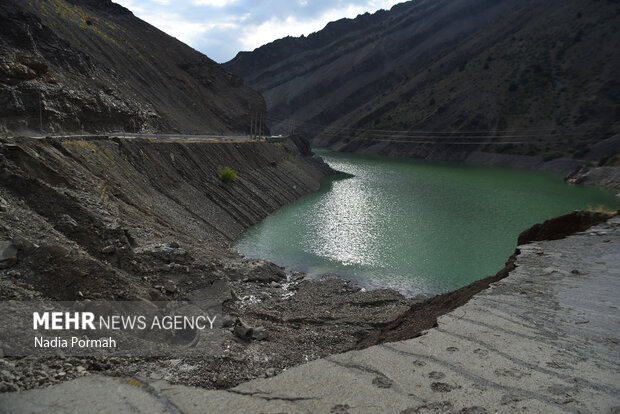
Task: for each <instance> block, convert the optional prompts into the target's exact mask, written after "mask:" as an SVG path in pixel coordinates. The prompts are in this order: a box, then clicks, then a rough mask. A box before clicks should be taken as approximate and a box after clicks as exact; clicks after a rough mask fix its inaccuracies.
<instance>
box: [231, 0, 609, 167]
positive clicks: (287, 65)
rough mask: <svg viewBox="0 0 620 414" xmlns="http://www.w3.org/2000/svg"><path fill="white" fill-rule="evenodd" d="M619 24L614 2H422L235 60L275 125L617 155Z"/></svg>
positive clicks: (314, 132) (497, 149)
mask: <svg viewBox="0 0 620 414" xmlns="http://www.w3.org/2000/svg"><path fill="white" fill-rule="evenodd" d="M618 27H620V3H619V2H618V1H611V0H570V1H559V0H551V1H525V0H497V1H487V0H463V1H455V0H415V1H409V2H406V3H401V4H398V5H396V6H394V7H393V8H392V9H391V10H390V11H379V12H377V13H375V14H372V15H370V14H365V15H361V16H358V17H357V18H356V19H352V20H350V19H343V20H339V21H337V22H333V23H330V24H328V25H327V26H326V27H325V29H323V30H322V31H320V32H317V33H314V34H312V35H309V36H308V37H301V38H290V37H289V38H285V39H281V40H277V41H275V42H273V43H270V44H268V45H265V46H263V47H261V48H258V49H256V50H255V51H253V52H249V53H248V52H243V53H240V54H239V55H238V56H237V57H235V59H233V60H232V61H230V62H228V63H226V64H225V67H226V68H228V69H229V70H231V71H232V72H233V73H237V74H239V75H241V76H242V77H244V79H245V80H246V82H247V83H248V84H249V85H251V86H252V87H254V88H256V89H257V90H259V91H260V92H262V93H263V95H264V96H265V99H266V101H267V105H268V109H269V111H270V118H271V123H270V126H271V127H272V128H273V130H274V131H276V132H279V131H286V130H288V129H290V126H291V125H292V124H293V122H294V123H295V125H296V128H297V130H303V131H304V132H306V133H308V134H310V135H311V136H312V137H313V141H314V143H315V144H318V145H323V146H331V147H332V148H334V149H337V150H344V151H360V152H371V153H379V154H387V155H395V156H411V157H419V158H430V159H448V160H468V159H470V158H472V157H474V158H478V159H480V158H484V157H486V155H481V154H489V153H492V154H494V155H492V157H502V156H504V155H506V156H508V155H510V156H513V155H519V156H521V157H522V158H523V159H529V158H528V157H536V159H537V160H540V159H541V158H543V159H544V160H551V159H554V158H560V157H564V158H575V159H589V160H593V161H598V162H601V163H606V162H615V161H613V159H614V155H615V154H616V153H617V152H618V151H620V144H619V142H620V138H619V137H618V135H617V133H618V131H619V130H620V107H619V105H618V103H619V102H620V81H619V80H618V77H617V73H620V51H619V49H618V48H617V45H618V44H620V31H619V30H618ZM616 158H617V157H616ZM532 162H533V161H532ZM536 162H538V161H536ZM579 162H583V161H579ZM579 162H577V164H578V163H579ZM574 166H575V163H571V165H570V168H574Z"/></svg>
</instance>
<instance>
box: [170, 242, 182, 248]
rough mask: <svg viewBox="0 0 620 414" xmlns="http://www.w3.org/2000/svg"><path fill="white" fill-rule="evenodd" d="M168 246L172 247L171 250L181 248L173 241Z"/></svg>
mask: <svg viewBox="0 0 620 414" xmlns="http://www.w3.org/2000/svg"><path fill="white" fill-rule="evenodd" d="M168 246H169V247H172V248H173V249H178V248H179V247H181V245H180V244H179V243H177V242H175V241H173V242H171V243H170V244H169V245H168Z"/></svg>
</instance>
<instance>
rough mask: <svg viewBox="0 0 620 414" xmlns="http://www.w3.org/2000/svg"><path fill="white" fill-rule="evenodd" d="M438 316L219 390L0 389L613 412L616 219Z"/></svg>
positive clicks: (41, 398)
mask: <svg viewBox="0 0 620 414" xmlns="http://www.w3.org/2000/svg"><path fill="white" fill-rule="evenodd" d="M520 249H521V254H520V255H519V256H518V259H517V262H516V264H517V268H516V269H515V270H514V271H513V272H511V274H510V276H508V277H507V278H505V279H503V280H501V281H500V282H497V283H495V284H493V285H491V287H490V288H489V289H487V290H485V291H483V292H481V293H480V294H478V295H476V296H475V297H474V298H473V299H472V300H471V301H470V302H469V303H467V304H466V305H464V306H462V307H461V308H458V309H457V310H455V311H454V312H452V313H450V314H447V315H444V316H442V317H441V318H440V319H439V321H438V325H439V326H438V328H435V329H431V330H430V331H428V332H426V334H425V335H423V336H421V337H418V338H414V339H410V340H407V341H402V342H396V343H388V344H383V345H379V346H374V347H371V348H368V349H365V350H363V351H356V352H348V353H345V354H341V355H334V356H331V357H328V358H325V359H322V360H318V361H314V362H311V363H308V364H305V365H302V366H299V367H296V368H293V369H290V370H288V371H285V372H283V373H282V374H280V375H278V376H276V377H274V378H269V379H260V380H255V381H251V382H248V383H245V384H241V385H239V386H238V387H236V388H234V389H231V390H227V391H208V390H203V389H198V388H192V387H185V386H177V385H171V384H168V383H166V382H164V381H158V382H155V383H151V384H147V383H142V382H138V381H136V380H132V379H130V380H127V379H119V378H106V377H100V376H94V375H93V376H88V377H84V378H81V379H78V380H74V381H71V382H67V383H64V384H61V385H57V386H54V387H50V388H47V389H42V390H30V391H27V392H22V393H11V394H4V395H0V411H2V412H33V413H43V412H46V413H50V412H59V413H70V412H80V413H89V412H115V413H125V412H127V413H128V412H149V413H153V412H155V413H156V412H165V413H204V412H209V413H235V412H265V413H267V412H271V413H281V412H286V413H383V412H389V413H392V412H393V413H402V414H405V413H432V412H461V413H487V412H497V413H512V412H516V411H519V412H535V413H556V412H557V413H560V412H569V413H618V412H620V348H619V343H620V299H619V293H620V219H619V218H614V219H611V220H610V221H608V222H607V223H603V224H601V225H599V226H597V227H595V228H593V229H590V230H588V231H587V232H585V233H581V234H577V235H574V236H571V237H568V238H566V239H562V240H556V241H544V242H536V243H532V244H528V245H524V246H521V247H520Z"/></svg>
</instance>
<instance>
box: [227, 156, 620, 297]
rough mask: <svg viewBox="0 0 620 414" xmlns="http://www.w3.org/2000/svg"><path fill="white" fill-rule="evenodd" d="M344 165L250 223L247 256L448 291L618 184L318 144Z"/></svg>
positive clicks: (380, 283) (604, 197) (399, 286)
mask: <svg viewBox="0 0 620 414" xmlns="http://www.w3.org/2000/svg"><path fill="white" fill-rule="evenodd" d="M315 152H316V153H317V154H319V155H321V156H322V157H323V158H324V159H325V161H327V162H328V163H329V164H330V165H331V166H332V167H333V168H334V169H336V170H338V171H342V172H344V173H347V174H350V175H352V177H349V176H345V175H344V174H341V175H339V176H337V177H329V178H327V179H325V180H324V181H323V182H322V185H321V189H320V190H319V191H318V192H316V193H313V194H310V195H308V196H306V197H304V198H302V199H300V200H299V201H297V202H295V203H293V204H291V205H289V206H286V207H284V208H282V209H280V210H278V211H277V212H275V213H274V214H272V215H270V216H269V217H267V218H266V219H265V220H264V221H263V222H261V223H259V224H258V225H256V226H254V227H252V228H251V229H249V230H248V231H247V232H246V233H244V234H243V235H242V236H241V238H240V239H239V240H237V242H236V244H235V246H234V247H235V248H236V249H237V250H238V251H239V252H240V253H242V254H244V255H245V256H247V257H255V258H261V259H265V260H269V261H271V262H274V263H276V264H278V265H280V266H284V267H286V268H287V270H292V271H304V272H307V273H308V276H310V277H320V276H322V275H326V274H330V275H337V276H340V277H342V278H345V279H349V280H352V281H354V282H355V283H357V284H358V285H360V286H362V287H364V288H367V289H375V288H392V289H396V290H399V291H400V292H402V293H404V294H406V295H416V294H419V293H425V294H439V293H443V292H446V291H449V290H454V289H457V288H460V287H462V286H464V285H467V284H469V283H471V282H473V281H475V280H478V279H481V278H483V277H486V276H490V275H494V274H495V273H496V272H497V271H498V270H500V269H501V268H502V267H503V266H504V263H505V261H506V260H507V259H508V257H509V256H510V255H511V254H512V253H513V251H514V249H515V246H516V241H517V236H518V235H519V233H520V232H521V231H523V230H525V229H526V228H528V227H530V226H532V225H533V224H535V223H538V222H542V221H544V220H546V219H548V218H552V217H555V216H558V215H561V214H565V213H568V212H570V211H572V210H576V209H586V208H588V207H593V208H595V207H598V206H604V207H606V208H608V209H612V210H615V209H616V208H617V201H616V199H615V196H614V192H612V191H609V190H605V189H601V188H594V187H585V186H575V185H568V184H566V183H564V182H563V180H562V178H561V177H559V176H555V175H550V174H545V173H540V172H533V171H526V170H516V169H504V168H492V167H479V166H471V165H464V164H456V163H440V162H430V161H420V160H411V159H394V158H388V157H382V156H373V155H361V154H350V153H337V152H333V151H329V150H324V149H319V150H315Z"/></svg>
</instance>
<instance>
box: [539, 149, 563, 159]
mask: <svg viewBox="0 0 620 414" xmlns="http://www.w3.org/2000/svg"><path fill="white" fill-rule="evenodd" d="M563 155H564V153H563V152H560V151H547V152H545V153H544V154H543V161H551V160H555V159H556V158H560V157H562V156H563Z"/></svg>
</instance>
